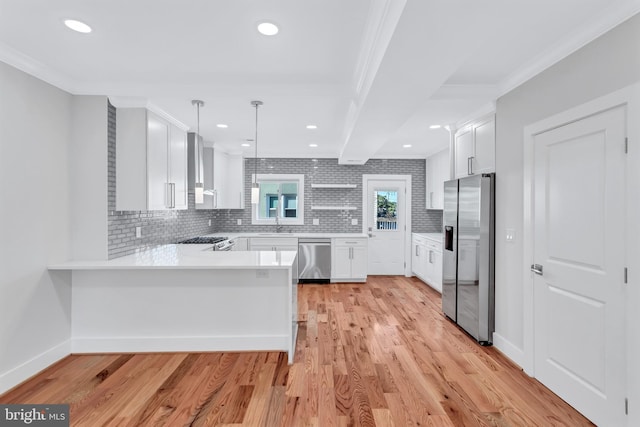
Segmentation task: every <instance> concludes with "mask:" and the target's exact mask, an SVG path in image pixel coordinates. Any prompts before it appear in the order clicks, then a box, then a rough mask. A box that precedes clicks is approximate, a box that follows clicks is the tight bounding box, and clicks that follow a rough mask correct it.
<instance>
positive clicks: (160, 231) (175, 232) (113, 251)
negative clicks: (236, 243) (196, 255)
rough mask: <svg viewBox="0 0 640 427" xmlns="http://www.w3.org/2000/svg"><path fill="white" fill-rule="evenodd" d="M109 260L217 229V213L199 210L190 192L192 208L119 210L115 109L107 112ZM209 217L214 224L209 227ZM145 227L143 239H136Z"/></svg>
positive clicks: (110, 108)
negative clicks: (117, 207) (117, 199)
mask: <svg viewBox="0 0 640 427" xmlns="http://www.w3.org/2000/svg"><path fill="white" fill-rule="evenodd" d="M108 116H109V117H108V120H109V121H108V126H109V127H108V139H109V147H108V153H109V155H108V162H109V163H108V179H109V190H108V194H107V198H108V199H107V200H108V206H109V216H108V221H109V224H108V229H109V259H113V258H117V257H120V256H124V255H129V254H131V253H133V252H135V250H136V249H140V248H145V247H150V246H155V245H161V244H166V243H175V242H176V241H178V240H181V239H185V238H189V237H193V236H198V235H203V234H210V233H213V232H214V231H215V225H216V224H215V222H214V221H215V220H214V216H215V212H214V211H210V210H204V211H196V209H195V198H194V195H193V194H189V209H187V210H173V211H168V210H167V211H146V212H145V211H142V212H141V211H116V210H115V209H116V108H115V107H114V106H113V105H111V104H109V113H108ZM209 220H213V221H212V226H211V227H210V226H209ZM136 227H142V238H139V239H137V238H136Z"/></svg>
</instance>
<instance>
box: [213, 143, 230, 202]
mask: <svg viewBox="0 0 640 427" xmlns="http://www.w3.org/2000/svg"><path fill="white" fill-rule="evenodd" d="M213 153H214V154H213V190H214V195H213V208H214V209H226V208H228V207H230V206H228V203H227V192H226V191H225V187H226V181H227V179H228V173H227V172H228V171H229V168H228V165H227V153H223V152H222V151H220V150H216V149H214V150H213Z"/></svg>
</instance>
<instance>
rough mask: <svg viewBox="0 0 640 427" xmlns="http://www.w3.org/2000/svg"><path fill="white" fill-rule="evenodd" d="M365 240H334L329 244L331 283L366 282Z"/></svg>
mask: <svg viewBox="0 0 640 427" xmlns="http://www.w3.org/2000/svg"><path fill="white" fill-rule="evenodd" d="M367 244H368V242H367V239H366V238H353V239H344V238H334V239H332V242H331V281H332V282H364V281H366V280H367Z"/></svg>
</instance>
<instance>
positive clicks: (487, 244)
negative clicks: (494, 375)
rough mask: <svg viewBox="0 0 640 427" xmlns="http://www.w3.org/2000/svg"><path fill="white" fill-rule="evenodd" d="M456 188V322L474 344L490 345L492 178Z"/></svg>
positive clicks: (480, 177) (471, 179)
mask: <svg viewBox="0 0 640 427" xmlns="http://www.w3.org/2000/svg"><path fill="white" fill-rule="evenodd" d="M459 188H460V189H459V194H458V198H459V209H458V227H459V228H458V230H459V231H458V312H457V322H458V324H459V325H460V327H462V328H463V329H464V330H466V331H467V332H468V333H469V334H470V335H472V336H473V337H474V338H475V339H476V340H478V341H480V342H481V343H490V342H491V341H492V336H491V334H492V332H493V304H492V301H493V221H494V220H493V177H492V176H483V175H476V176H472V177H468V178H463V179H460V183H459ZM490 301H491V303H490Z"/></svg>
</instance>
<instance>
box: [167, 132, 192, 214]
mask: <svg viewBox="0 0 640 427" xmlns="http://www.w3.org/2000/svg"><path fill="white" fill-rule="evenodd" d="M170 132H171V135H170V143H169V160H170V161H169V182H170V183H172V184H173V191H174V194H173V197H174V208H175V209H187V204H188V198H187V133H186V132H183V131H182V130H180V128H179V127H177V126H175V125H171V130H170Z"/></svg>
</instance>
